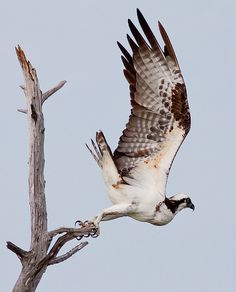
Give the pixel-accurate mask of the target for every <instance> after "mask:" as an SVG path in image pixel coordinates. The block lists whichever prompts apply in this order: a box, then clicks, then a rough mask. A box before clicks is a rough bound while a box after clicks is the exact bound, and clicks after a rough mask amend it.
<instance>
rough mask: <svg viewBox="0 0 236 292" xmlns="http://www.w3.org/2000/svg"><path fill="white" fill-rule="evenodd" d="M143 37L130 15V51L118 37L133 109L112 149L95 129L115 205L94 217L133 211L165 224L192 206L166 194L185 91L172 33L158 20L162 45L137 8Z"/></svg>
mask: <svg viewBox="0 0 236 292" xmlns="http://www.w3.org/2000/svg"><path fill="white" fill-rule="evenodd" d="M137 15H138V20H139V23H140V26H141V28H142V30H143V33H144V36H145V38H146V40H145V39H144V37H143V36H142V34H141V33H140V32H139V31H138V29H137V28H136V27H135V25H134V24H133V23H132V21H131V20H128V24H129V28H130V31H131V33H132V35H133V38H131V37H130V36H129V35H127V39H128V42H129V45H130V47H131V50H132V53H131V54H130V53H129V52H128V51H127V50H126V49H125V48H124V47H123V46H122V45H121V44H120V43H119V42H118V46H119V48H120V50H121V52H122V54H123V55H122V56H121V59H122V62H123V64H124V67H125V69H124V75H125V77H126V79H127V81H128V83H129V87H130V97H131V106H132V109H131V114H130V117H129V121H128V123H127V124H126V128H125V130H124V131H123V134H122V135H121V137H120V140H119V143H118V147H117V149H116V150H115V151H114V153H113V154H112V151H111V149H110V147H109V145H108V143H107V142H106V139H105V136H104V134H103V133H102V132H101V131H99V132H97V133H96V143H97V146H96V144H95V143H94V142H93V140H92V145H93V148H94V151H92V150H91V149H90V148H89V147H88V145H87V147H88V149H89V151H90V152H91V154H92V155H93V157H94V159H95V160H96V161H97V163H98V165H99V166H100V168H101V170H102V174H103V178H104V181H105V184H106V186H107V190H108V195H109V198H110V200H111V202H112V203H113V205H112V206H111V207H109V208H107V209H104V210H102V211H101V212H100V213H99V214H98V215H97V216H96V217H95V219H94V220H93V223H94V225H95V226H96V227H98V226H99V223H100V221H101V220H110V219H115V218H118V217H122V216H129V217H132V218H134V219H136V220H139V221H143V222H148V223H151V224H154V225H165V224H167V223H169V222H170V221H171V220H172V219H173V218H174V216H175V215H176V214H177V213H178V212H179V211H181V210H182V209H184V208H186V207H188V208H191V209H193V210H194V205H193V203H192V202H191V199H190V198H189V197H188V196H187V195H185V194H182V193H181V194H177V195H174V196H172V197H170V198H167V197H166V195H165V192H166V182H167V178H168V174H169V170H170V167H171V164H172V162H173V160H174V157H175V155H176V153H177V151H178V149H179V147H180V146H181V144H182V142H183V140H184V139H185V137H186V135H187V134H188V132H189V130H190V113H189V106H188V100H187V92H186V87H185V83H184V79H183V76H182V74H181V71H180V67H179V64H178V61H177V58H176V55H175V52H174V50H173V47H172V45H171V42H170V40H169V37H168V35H167V33H166V31H165V29H164V28H163V26H162V25H161V23H160V22H158V26H159V30H160V33H161V36H162V38H163V41H164V43H165V46H164V49H163V50H162V49H161V47H160V45H159V43H158V42H157V40H156V38H155V36H154V34H153V32H152V31H151V29H150V27H149V25H148V23H147V22H146V20H145V18H144V17H143V15H142V13H141V12H140V11H139V10H138V9H137Z"/></svg>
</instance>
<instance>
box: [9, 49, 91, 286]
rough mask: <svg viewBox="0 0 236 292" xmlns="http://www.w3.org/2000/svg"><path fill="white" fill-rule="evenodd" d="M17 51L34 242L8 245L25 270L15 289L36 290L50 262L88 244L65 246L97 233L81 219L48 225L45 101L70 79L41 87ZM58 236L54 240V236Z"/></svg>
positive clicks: (22, 56) (56, 261) (59, 261)
mask: <svg viewBox="0 0 236 292" xmlns="http://www.w3.org/2000/svg"><path fill="white" fill-rule="evenodd" d="M16 53H17V56H18V59H19V62H20V65H21V68H22V71H23V76H24V81H25V85H24V86H21V88H22V89H23V90H24V93H25V96H26V100H27V108H26V109H20V110H19V111H20V112H22V113H25V114H27V118H28V127H29V146H30V147H29V179H28V183H29V203H30V214H31V244H30V250H29V251H25V250H23V249H21V248H20V247H18V246H16V245H15V244H14V243H12V242H10V241H8V242H7V248H8V249H10V250H11V251H12V252H14V253H15V254H16V255H17V257H18V258H19V259H20V261H21V264H22V270H21V273H20V275H19V278H18V280H17V282H16V284H15V286H14V289H13V291H14V292H26V291H27V292H33V291H35V290H36V288H37V286H38V284H39V281H40V280H41V278H42V275H43V273H44V272H45V271H46V269H47V267H48V266H49V265H53V264H57V263H61V262H63V261H65V260H66V259H68V258H70V257H71V256H72V255H73V254H75V253H76V252H78V251H79V250H81V249H82V248H83V247H85V246H86V245H87V241H85V242H81V243H80V244H79V245H76V246H75V247H74V248H72V249H71V250H70V251H68V252H67V253H65V254H64V255H60V256H58V253H59V252H60V250H61V248H62V246H64V245H65V244H66V243H67V242H68V241H70V240H73V239H75V238H77V239H79V240H81V239H82V238H83V237H88V236H92V237H95V236H96V231H97V230H96V229H95V228H94V226H93V225H91V224H83V223H80V227H79V228H65V227H61V228H58V229H56V230H53V231H48V229H47V207H46V198H45V180H44V131H45V128H44V117H43V112H42V105H43V103H44V101H46V100H47V99H48V98H49V97H50V96H51V95H52V94H53V93H55V92H56V91H57V90H59V89H60V88H61V87H63V85H64V84H65V83H66V81H61V82H60V83H59V84H58V85H56V86H55V87H53V88H52V89H50V90H48V91H47V92H45V93H44V94H43V93H42V91H41V90H40V86H39V81H38V78H37V73H36V70H35V69H34V68H33V67H32V65H31V64H30V62H29V61H28V60H27V59H26V57H25V54H24V52H23V50H22V49H21V48H20V47H19V46H18V47H17V48H16ZM54 237H57V239H56V241H55V243H54V244H52V239H53V238H54Z"/></svg>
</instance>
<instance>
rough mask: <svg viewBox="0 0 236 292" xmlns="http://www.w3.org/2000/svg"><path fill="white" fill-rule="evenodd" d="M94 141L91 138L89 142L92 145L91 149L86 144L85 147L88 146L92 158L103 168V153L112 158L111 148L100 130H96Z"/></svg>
mask: <svg viewBox="0 0 236 292" xmlns="http://www.w3.org/2000/svg"><path fill="white" fill-rule="evenodd" d="M96 142H97V145H96V143H95V142H94V141H93V140H92V139H91V143H92V146H93V150H92V149H91V148H90V147H89V146H88V145H87V144H86V147H87V148H88V150H89V152H90V153H91V155H92V156H93V158H94V159H95V160H96V162H97V164H98V166H99V167H101V168H103V163H104V159H103V157H104V155H106V154H108V156H110V157H111V158H112V153H111V149H110V147H109V145H108V143H107V141H106V138H105V136H104V134H103V132H102V131H98V132H96Z"/></svg>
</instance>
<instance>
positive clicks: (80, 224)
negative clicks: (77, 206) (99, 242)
mask: <svg viewBox="0 0 236 292" xmlns="http://www.w3.org/2000/svg"><path fill="white" fill-rule="evenodd" d="M77 224H78V225H79V226H83V222H82V221H81V220H77V221H75V227H76V225H77Z"/></svg>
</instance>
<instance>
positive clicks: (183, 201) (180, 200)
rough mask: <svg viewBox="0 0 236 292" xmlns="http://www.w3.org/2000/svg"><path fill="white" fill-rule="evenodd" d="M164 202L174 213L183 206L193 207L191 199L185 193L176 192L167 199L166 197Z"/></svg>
mask: <svg viewBox="0 0 236 292" xmlns="http://www.w3.org/2000/svg"><path fill="white" fill-rule="evenodd" d="M165 203H166V205H167V207H168V208H169V209H170V210H171V211H172V213H174V214H177V213H178V212H179V211H181V210H182V209H184V208H190V209H192V210H194V209H195V207H194V205H193V203H192V201H191V199H190V198H189V196H187V195H186V194H176V195H174V196H172V197H170V198H169V199H166V200H165Z"/></svg>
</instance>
